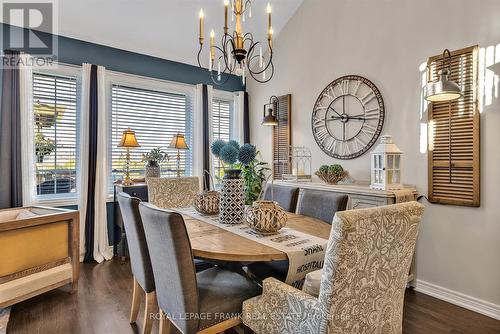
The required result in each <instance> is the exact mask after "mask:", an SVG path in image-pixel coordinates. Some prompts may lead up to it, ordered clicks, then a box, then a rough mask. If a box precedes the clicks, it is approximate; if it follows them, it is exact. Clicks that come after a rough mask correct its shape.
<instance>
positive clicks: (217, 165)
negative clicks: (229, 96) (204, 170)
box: [212, 97, 233, 178]
mask: <svg viewBox="0 0 500 334" xmlns="http://www.w3.org/2000/svg"><path fill="white" fill-rule="evenodd" d="M232 122H233V101H230V100H223V99H219V98H215V97H214V98H213V99H212V130H213V140H217V139H221V140H224V141H228V140H230V139H232V137H233V136H232V126H231V125H232ZM213 167H214V175H215V177H216V178H222V177H223V176H224V169H223V167H222V164H221V162H220V161H219V159H217V158H216V157H213Z"/></svg>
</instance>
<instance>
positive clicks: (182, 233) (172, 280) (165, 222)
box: [139, 203, 199, 333]
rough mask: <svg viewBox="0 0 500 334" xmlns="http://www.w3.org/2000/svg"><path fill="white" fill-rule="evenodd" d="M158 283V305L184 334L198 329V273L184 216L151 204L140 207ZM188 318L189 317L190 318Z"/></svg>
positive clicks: (142, 204)
mask: <svg viewBox="0 0 500 334" xmlns="http://www.w3.org/2000/svg"><path fill="white" fill-rule="evenodd" d="M139 211H140V213H141V217H142V221H143V224H144V232H145V234H146V240H147V243H148V249H149V254H150V255H151V264H152V266H153V274H154V278H155V284H156V296H157V299H158V306H159V307H160V309H161V310H162V311H164V312H165V313H166V314H167V315H169V319H170V320H171V321H172V322H173V323H174V324H175V326H176V327H177V328H178V329H180V330H181V331H182V333H195V332H196V331H197V330H198V325H199V318H198V317H196V316H193V317H190V316H189V315H196V314H198V313H199V302H198V288H197V283H196V272H195V267H194V261H193V254H192V251H191V243H190V242H189V237H188V234H187V230H186V225H185V224H184V220H183V218H182V216H181V215H180V214H178V213H174V212H169V211H166V210H162V209H159V208H157V207H155V206H154V205H151V204H149V203H141V204H140V205H139ZM186 315H188V316H186Z"/></svg>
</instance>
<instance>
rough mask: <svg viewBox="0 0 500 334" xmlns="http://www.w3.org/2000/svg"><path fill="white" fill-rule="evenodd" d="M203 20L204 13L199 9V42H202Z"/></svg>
mask: <svg viewBox="0 0 500 334" xmlns="http://www.w3.org/2000/svg"><path fill="white" fill-rule="evenodd" d="M204 21H205V13H203V9H200V44H203V37H204V36H203V35H204V31H203V30H204Z"/></svg>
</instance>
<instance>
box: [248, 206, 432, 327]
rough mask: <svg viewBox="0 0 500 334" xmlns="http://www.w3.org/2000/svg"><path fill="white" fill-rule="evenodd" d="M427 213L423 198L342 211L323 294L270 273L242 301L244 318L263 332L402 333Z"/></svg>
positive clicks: (325, 271) (332, 235)
mask: <svg viewBox="0 0 500 334" xmlns="http://www.w3.org/2000/svg"><path fill="white" fill-rule="evenodd" d="M423 212H424V206H423V205H421V204H419V203H417V202H406V203H401V204H395V205H389V206H383V207H376V208H370V209H361V210H348V211H343V212H338V213H337V214H336V215H335V218H334V220H333V223H332V230H331V233H330V240H329V242H328V246H327V250H326V254H325V265H324V267H323V276H322V278H321V286H320V292H319V297H313V296H311V295H308V294H307V293H305V292H303V291H301V290H297V289H295V288H293V287H291V286H289V285H286V284H284V283H282V282H280V281H278V280H276V279H274V278H268V279H266V280H265V281H264V284H263V293H262V295H260V296H258V297H254V298H252V299H250V300H247V301H245V302H244V303H243V323H244V324H245V325H247V326H248V327H250V328H251V329H252V330H253V331H254V332H255V333H257V334H264V333H265V334H281V333H283V334H285V333H286V334H289V333H318V334H326V333H346V334H348V333H352V334H354V333H390V334H391V333H394V334H396V333H398V334H400V333H401V332H402V323H403V304H404V294H405V288H406V282H407V279H408V271H409V269H410V264H411V260H412V256H413V252H414V250H415V243H416V239H417V235H418V227H419V224H420V220H421V218H422V214H423Z"/></svg>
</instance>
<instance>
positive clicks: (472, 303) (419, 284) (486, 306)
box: [415, 279, 500, 320]
mask: <svg viewBox="0 0 500 334" xmlns="http://www.w3.org/2000/svg"><path fill="white" fill-rule="evenodd" d="M415 291H418V292H421V293H424V294H426V295H429V296H432V297H435V298H438V299H441V300H444V301H447V302H448V303H452V304H455V305H458V306H461V307H463V308H466V309H468V310H471V311H474V312H477V313H481V314H484V315H486V316H488V317H491V318H493V319H497V320H500V305H496V304H493V303H490V302H487V301H484V300H481V299H478V298H475V297H471V296H468V295H465V294H463V293H460V292H457V291H453V290H450V289H446V288H443V287H441V286H438V285H435V284H432V283H429V282H425V281H422V280H418V279H417V280H416V286H415Z"/></svg>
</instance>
